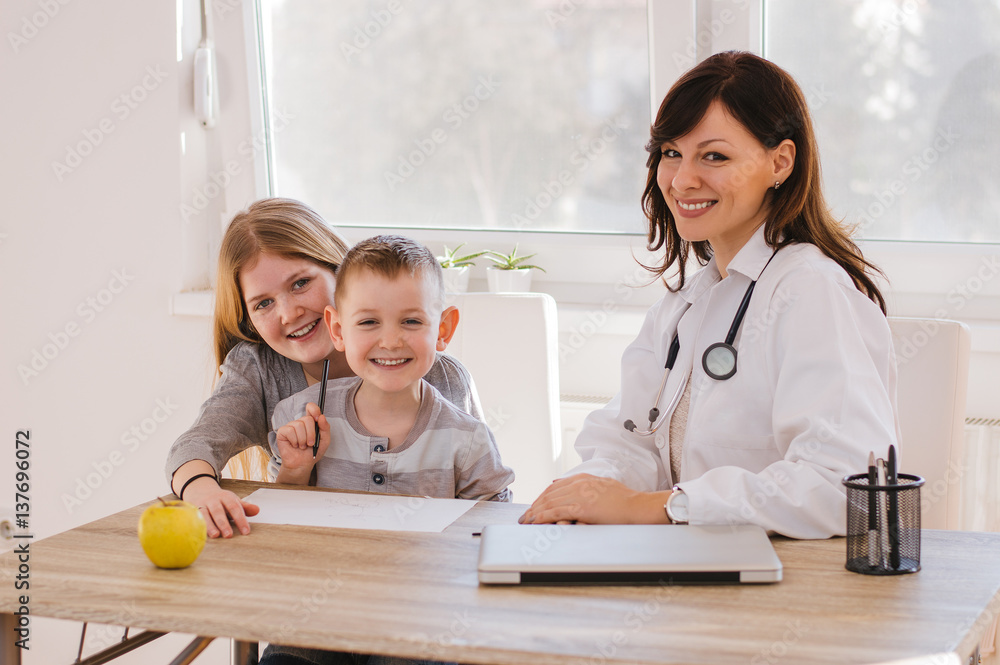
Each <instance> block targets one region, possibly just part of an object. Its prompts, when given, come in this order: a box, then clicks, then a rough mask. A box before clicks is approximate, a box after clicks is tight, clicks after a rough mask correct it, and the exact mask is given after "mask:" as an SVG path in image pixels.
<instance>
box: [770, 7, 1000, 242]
mask: <svg viewBox="0 0 1000 665" xmlns="http://www.w3.org/2000/svg"><path fill="white" fill-rule="evenodd" d="M765 16H766V21H765V32H764V34H765V35H766V41H765V55H766V56H767V57H768V58H770V59H772V60H773V61H774V62H776V63H778V64H780V65H781V66H783V67H785V68H786V69H788V70H789V71H790V72H791V73H792V74H793V75H794V76H795V77H796V79H797V80H798V81H799V83H800V85H802V87H803V88H804V90H805V91H806V93H807V95H808V96H809V97H810V100H809V101H810V107H811V110H812V112H813V117H814V120H815V123H816V130H817V134H818V140H819V145H820V150H821V154H822V159H823V169H824V178H825V186H826V193H827V195H828V197H829V199H830V203H831V204H832V205H833V206H834V209H835V212H836V213H837V214H838V215H839V216H841V217H846V218H847V219H848V220H849V221H852V222H858V223H860V224H861V232H862V236H863V237H865V238H876V239H897V240H932V241H944V242H948V241H952V242H956V241H957V242H1000V164H998V162H997V160H996V155H997V154H1000V4H998V3H997V2H996V1H995V0H967V1H966V2H963V3H961V8H958V7H957V6H956V5H955V3H953V2H948V1H947V0H827V1H824V2H808V3H805V2H800V1H796V0H769V1H768V2H767V4H766V7H765Z"/></svg>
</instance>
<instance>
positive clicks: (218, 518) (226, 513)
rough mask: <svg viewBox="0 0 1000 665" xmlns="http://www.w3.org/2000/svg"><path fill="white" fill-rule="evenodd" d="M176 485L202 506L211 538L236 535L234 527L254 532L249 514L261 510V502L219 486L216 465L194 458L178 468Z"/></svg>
mask: <svg viewBox="0 0 1000 665" xmlns="http://www.w3.org/2000/svg"><path fill="white" fill-rule="evenodd" d="M173 487H175V488H177V487H180V488H182V489H180V490H179V491H180V495H183V496H180V495H178V496H180V498H182V499H184V500H185V501H187V502H188V503H193V504H194V505H196V506H198V507H199V508H200V509H201V514H202V516H203V517H204V518H205V527H206V531H207V533H208V537H209V538H218V537H219V536H222V537H223V538H229V537H231V536H232V535H233V527H236V528H237V529H238V530H239V532H240V533H242V534H243V535H247V534H248V533H250V522H248V521H247V515H251V516H252V515H256V514H257V513H258V512H260V508H259V507H258V506H257V505H255V504H252V503H250V502H248V501H244V500H242V499H241V498H240V497H238V496H236V494H235V493H233V492H230V491H229V490H224V489H222V488H221V487H219V482H218V480H216V475H215V469H213V468H212V465H211V464H209V463H208V462H206V461H204V460H191V461H190V462H188V463H187V464H184V465H183V466H181V468H179V469H177V472H176V473H175V474H174V479H173ZM230 522H232V524H230Z"/></svg>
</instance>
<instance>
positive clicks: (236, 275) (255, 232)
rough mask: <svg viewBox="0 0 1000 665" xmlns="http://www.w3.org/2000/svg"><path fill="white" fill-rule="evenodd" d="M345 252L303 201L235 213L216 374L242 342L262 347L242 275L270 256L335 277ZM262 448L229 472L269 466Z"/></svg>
mask: <svg viewBox="0 0 1000 665" xmlns="http://www.w3.org/2000/svg"><path fill="white" fill-rule="evenodd" d="M347 250H348V244H347V242H346V241H345V240H344V239H343V238H341V237H340V234H338V233H337V232H336V231H334V230H333V228H332V227H331V226H329V225H328V224H327V223H326V222H325V221H324V220H323V218H322V217H321V216H320V215H319V213H317V212H316V211H315V210H313V209H312V208H310V207H309V206H307V205H306V204H304V203H302V202H301V201H296V200H295V199H285V198H270V199H261V200H259V201H255V202H254V203H252V204H250V206H248V207H247V208H246V209H245V210H242V211H240V212H238V213H236V215H235V216H234V217H233V220H232V221H231V222H230V223H229V227H228V228H227V229H226V233H225V235H224V236H223V238H222V246H221V247H220V248H219V267H218V276H217V278H216V283H215V312H214V314H213V316H212V334H213V339H214V346H215V360H216V368H217V369H216V371H217V372H218V374H217V375H216V376H217V377H218V376H219V375H221V366H222V363H223V361H225V359H226V356H227V355H229V352H230V351H232V350H233V347H234V346H236V345H237V344H239V343H240V342H241V341H246V342H253V343H255V344H263V343H264V340H263V339H261V336H260V334H258V332H257V331H256V330H255V329H254V327H253V324H252V323H251V322H250V315H249V313H248V312H247V309H246V303H245V302H244V299H243V289H242V288H241V286H240V273H241V272H242V271H243V270H244V269H245V268H252V267H253V266H254V265H256V263H257V258H258V257H259V256H260V255H261V254H262V253H265V252H266V253H269V254H273V255H275V256H281V257H284V258H296V259H306V260H309V261H312V262H313V263H315V264H317V265H319V266H320V267H323V268H326V269H328V270H329V271H330V272H331V273H336V272H337V268H338V267H339V266H340V263H341V261H343V259H344V256H345V255H346V254H347ZM258 448H259V446H257V447H255V448H249V449H247V450H245V451H243V452H242V453H240V454H239V455H238V456H236V457H235V458H233V459H232V460H230V464H229V468H230V471H235V469H236V468H237V467H239V468H240V469H241V470H242V471H243V474H244V476H245V477H248V478H249V477H251V474H253V473H254V472H256V471H259V470H260V469H262V468H266V465H267V453H266V451H264V452H262V451H261V450H258ZM254 457H257V459H256V460H254V459H253V458H254ZM234 475H235V474H234ZM264 477H266V474H265V476H264Z"/></svg>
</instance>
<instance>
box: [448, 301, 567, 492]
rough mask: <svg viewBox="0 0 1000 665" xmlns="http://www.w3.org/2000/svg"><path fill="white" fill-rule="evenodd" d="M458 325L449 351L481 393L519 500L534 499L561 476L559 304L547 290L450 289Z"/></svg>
mask: <svg viewBox="0 0 1000 665" xmlns="http://www.w3.org/2000/svg"><path fill="white" fill-rule="evenodd" d="M448 298H449V300H450V304H453V305H455V306H456V307H458V311H459V322H458V329H457V331H456V332H455V336H454V337H453V338H452V341H451V343H450V344H449V345H448V349H447V351H446V353H448V354H450V355H452V356H454V357H456V358H458V359H459V360H460V361H461V362H462V364H463V365H465V367H466V369H468V370H469V373H470V374H472V378H473V381H474V382H475V384H476V388H477V390H478V392H479V399H480V401H481V402H482V406H483V413H484V415H485V417H486V423H487V424H488V425H489V426H490V429H492V430H493V435H494V436H495V437H496V440H497V446H498V447H499V449H500V455H501V456H502V457H503V461H504V464H506V465H507V466H509V467H511V468H512V469H513V470H514V473H515V475H516V479H515V481H514V483H513V485H511V489H512V491H513V492H514V500H515V501H517V502H518V503H530V502H531V501H533V500H534V499H535V497H537V496H538V494H539V493H541V491H542V490H543V489H545V487H546V486H547V485H548V484H549V483H550V482H552V480H553V479H554V478H555V477H556V476H557V475H558V474H559V473H560V467H559V458H560V453H561V449H562V441H561V436H560V425H559V347H558V323H557V314H556V302H555V300H553V299H552V297H551V296H549V295H547V294H543V293H499V294H494V293H462V294H449V296H448Z"/></svg>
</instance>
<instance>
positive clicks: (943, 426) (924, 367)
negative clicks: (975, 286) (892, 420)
mask: <svg viewBox="0 0 1000 665" xmlns="http://www.w3.org/2000/svg"><path fill="white" fill-rule="evenodd" d="M889 328H890V330H891V331H892V340H893V344H894V345H895V347H896V367H897V371H898V388H897V393H896V399H897V406H898V409H899V427H900V432H901V434H900V435H901V437H902V440H901V442H900V454H901V464H900V471H902V472H904V473H911V474H915V475H918V476H921V477H922V478H924V479H925V480H926V481H927V482H926V483H925V484H924V486H923V487H922V488H921V489H920V501H921V504H922V508H923V510H922V511H921V526H922V527H923V528H925V529H956V528H958V526H959V510H960V507H961V506H960V505H959V503H960V497H961V486H960V485H961V481H962V478H963V477H964V476H965V473H964V455H963V453H964V441H965V400H966V392H967V390H968V377H969V351H970V340H971V333H970V332H969V327H968V326H966V325H965V324H964V323H961V322H959V321H949V320H943V319H911V318H902V317H889Z"/></svg>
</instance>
